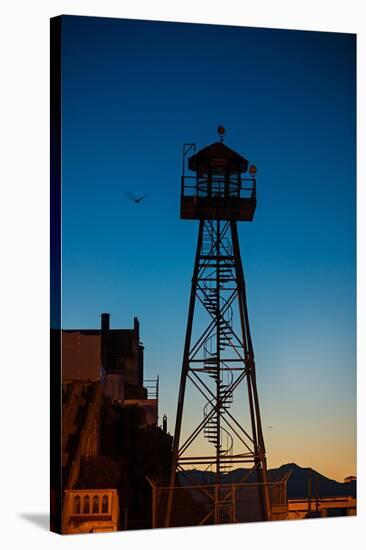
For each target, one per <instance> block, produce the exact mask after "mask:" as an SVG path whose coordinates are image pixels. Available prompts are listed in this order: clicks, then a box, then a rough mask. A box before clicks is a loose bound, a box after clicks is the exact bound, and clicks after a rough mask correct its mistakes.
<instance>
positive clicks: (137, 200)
mask: <svg viewBox="0 0 366 550" xmlns="http://www.w3.org/2000/svg"><path fill="white" fill-rule="evenodd" d="M126 197H127V198H128V199H130V200H131V201H133V202H135V203H136V204H139V203H140V202H141V201H143V200H144V198H145V197H146V195H140V196H139V197H137V196H136V195H133V194H132V193H127V195H126Z"/></svg>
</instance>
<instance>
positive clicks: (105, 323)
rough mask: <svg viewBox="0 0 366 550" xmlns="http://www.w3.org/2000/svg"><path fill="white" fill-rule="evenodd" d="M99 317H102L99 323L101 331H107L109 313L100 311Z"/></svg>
mask: <svg viewBox="0 0 366 550" xmlns="http://www.w3.org/2000/svg"><path fill="white" fill-rule="evenodd" d="M101 319H102V324H101V329H102V332H108V331H109V319H110V314H109V313H102V315H101Z"/></svg>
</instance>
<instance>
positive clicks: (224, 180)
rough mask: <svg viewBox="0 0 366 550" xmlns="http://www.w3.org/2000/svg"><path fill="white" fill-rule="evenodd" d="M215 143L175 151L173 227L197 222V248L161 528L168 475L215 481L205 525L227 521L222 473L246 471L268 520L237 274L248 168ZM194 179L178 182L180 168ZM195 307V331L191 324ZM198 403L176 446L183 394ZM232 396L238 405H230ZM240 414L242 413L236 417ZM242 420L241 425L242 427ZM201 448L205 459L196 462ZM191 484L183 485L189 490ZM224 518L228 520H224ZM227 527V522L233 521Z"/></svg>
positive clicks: (250, 181)
mask: <svg viewBox="0 0 366 550" xmlns="http://www.w3.org/2000/svg"><path fill="white" fill-rule="evenodd" d="M224 131H225V130H224V129H223V128H222V127H219V129H218V132H219V134H220V136H221V139H220V141H217V142H215V143H213V144H212V145H209V146H207V147H205V148H203V149H201V150H200V151H199V152H197V153H195V154H194V155H193V156H191V157H190V158H188V154H189V153H190V152H191V153H192V152H194V151H195V145H194V144H185V146H184V148H183V175H182V183H181V218H183V219H197V220H199V229H198V241H197V249H196V255H195V261H194V270H193V277H192V286H191V294H190V301H189V311H188V322H187V331H186V338H185V345H184V352H183V365H182V372H181V379H180V389H179V396H178V406H177V416H176V424H175V433H174V443H173V461H172V471H171V477H170V483H169V492H168V498H167V509H166V519H165V525H166V526H169V525H170V524H171V514H172V508H173V506H174V498H173V493H174V487H175V486H176V483H177V479H176V474H177V472H181V473H182V475H186V476H187V478H188V479H189V473H187V471H186V470H187V467H188V469H190V468H192V467H195V468H198V469H201V470H210V471H211V472H214V473H215V483H216V486H217V490H216V493H215V494H216V497H215V499H214V501H213V504H212V511H211V515H212V520H213V522H214V523H222V522H224V521H225V522H226V521H230V518H235V515H234V512H233V509H232V508H233V506H234V503H233V502H232V498H231V496H230V491H228V490H227V486H225V474H226V473H227V472H229V471H230V470H231V469H232V468H238V467H243V466H245V465H247V464H249V465H250V471H251V472H253V471H256V474H257V478H256V479H257V481H258V483H259V484H261V489H260V490H258V501H259V506H260V509H261V512H262V518H263V519H270V516H271V512H270V508H271V506H270V496H269V492H268V486H267V469H266V456H265V446H264V440H263V433H262V427H261V416H260V408H259V400H258V392H257V384H256V374H255V362H254V351H253V344H252V339H251V333H250V327H249V318H248V308H247V300H246V290H245V281H244V272H243V267H242V261H241V256H240V249H239V239H238V231H237V221H252V219H253V216H254V212H255V208H256V178H255V176H256V168H255V166H253V165H252V166H250V167H249V175H248V176H247V177H245V176H244V174H245V173H246V172H248V165H249V163H248V161H247V160H246V159H245V158H244V157H242V156H241V155H239V154H238V153H236V152H235V151H233V150H232V149H230V148H229V147H227V146H226V145H225V144H224V143H223V134H224ZM187 163H188V169H189V170H190V171H191V172H194V173H195V174H194V175H186V164H187ZM198 308H200V310H201V311H200V312H199V318H200V323H199V326H198V327H195V322H194V321H195V317H196V316H197V314H198ZM187 382H189V385H192V386H193V387H195V389H196V390H197V391H198V392H199V395H200V396H201V397H202V398H203V407H202V409H203V411H202V417H200V418H198V419H197V423H196V426H195V428H194V429H193V431H191V432H190V433H189V435H185V436H184V437H183V434H182V421H183V413H184V402H185V399H187V396H186V393H187V392H186V389H187V387H188V385H187ZM236 396H238V399H234V398H236ZM244 409H245V411H244ZM242 412H245V415H244V417H245V420H243V419H242V416H243V415H242V414H241V413H242ZM199 439H202V440H204V443H205V446H206V448H208V449H209V451H205V452H204V453H199V454H197V451H196V450H194V449H197V442H198V440H199ZM192 483H193V482H192ZM228 518H229V520H228ZM233 521H235V519H233Z"/></svg>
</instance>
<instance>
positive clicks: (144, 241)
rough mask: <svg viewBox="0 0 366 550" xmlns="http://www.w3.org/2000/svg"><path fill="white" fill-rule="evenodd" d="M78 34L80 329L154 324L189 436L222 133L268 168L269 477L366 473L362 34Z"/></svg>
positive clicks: (68, 290)
mask: <svg viewBox="0 0 366 550" xmlns="http://www.w3.org/2000/svg"><path fill="white" fill-rule="evenodd" d="M62 40H63V42H62V54H63V59H62V98H63V105H62V107H63V111H62V162H63V164H62V186H63V215H62V220H63V234H62V235H63V242H62V246H63V265H62V276H63V286H62V303H63V314H62V315H63V327H64V328H96V327H98V326H99V315H100V313H101V312H103V311H108V312H110V313H111V326H112V328H127V327H132V323H133V316H138V317H139V319H140V323H141V336H142V340H143V343H144V345H145V377H146V378H151V377H154V376H156V375H157V374H159V375H160V382H161V386H160V387H161V392H160V415H161V416H162V415H163V414H164V413H166V414H167V415H168V425H169V430H170V432H171V433H173V431H174V420H175V409H176V401H177V394H178V384H179V377H180V369H181V358H182V350H183V343H184V335H185V326H186V317H187V309H188V297H189V287H190V278H191V275H192V268H193V256H194V247H195V241H196V235H197V222H194V221H181V220H180V219H179V192H180V176H181V166H182V162H181V155H182V145H183V143H185V142H196V143H197V145H198V148H200V147H203V146H205V145H207V144H209V143H212V142H213V141H216V127H217V126H218V125H219V124H223V125H224V126H225V127H226V128H227V134H226V138H225V143H226V144H227V145H229V146H230V147H232V148H234V149H236V150H237V151H238V152H239V153H241V154H243V155H244V156H245V157H246V158H248V159H249V160H250V161H251V162H253V163H255V164H256V165H257V167H258V179H257V194H258V207H257V211H256V215H255V219H254V222H253V223H251V224H246V223H242V224H239V235H240V241H241V249H242V256H243V261H244V269H245V274H246V280H247V292H248V305H249V314H250V320H251V328H252V336H253V343H254V347H255V354H256V363H257V379H258V387H259V397H260V402H261V412H262V418H263V427H264V435H265V441H266V447H267V454H268V464H269V467H275V466H278V465H280V464H283V463H287V462H296V463H297V464H299V465H300V466H311V467H313V468H315V469H317V470H319V471H320V472H321V473H323V474H324V475H328V476H330V477H333V478H335V479H338V480H342V479H343V478H344V477H345V476H347V475H350V474H355V473H356V462H355V461H356V447H355V445H356V351H355V350H356V326H355V320H356V319H355V309H356V301H355V295H356V288H355V278H356V274H355V267H356V266H355V263H356V260H355V200H356V198H355V170H356V166H355V124H356V122H355V114H356V113H355V108H356V105H355V48H356V39H355V35H350V34H339V33H324V32H322V33H320V32H319V33H317V32H312V31H309V32H304V31H286V30H270V29H256V28H240V27H226V26H222V27H221V26H215V25H193V24H179V23H160V22H148V21H133V20H119V19H104V18H89V17H86V18H82V17H72V16H67V17H65V18H64V21H63V36H62ZM129 191H130V192H135V193H136V194H138V193H147V197H146V199H145V201H143V202H142V203H141V204H139V205H136V204H134V203H133V202H131V201H130V200H128V199H127V198H126V193H127V192H129ZM268 426H272V428H269V427H268Z"/></svg>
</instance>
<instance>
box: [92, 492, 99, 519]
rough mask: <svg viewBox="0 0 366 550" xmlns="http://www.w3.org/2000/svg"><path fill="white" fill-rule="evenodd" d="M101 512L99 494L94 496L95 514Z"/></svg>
mask: <svg viewBox="0 0 366 550" xmlns="http://www.w3.org/2000/svg"><path fill="white" fill-rule="evenodd" d="M98 512H99V497H98V496H97V495H95V496H94V498H93V514H97V513H98Z"/></svg>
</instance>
